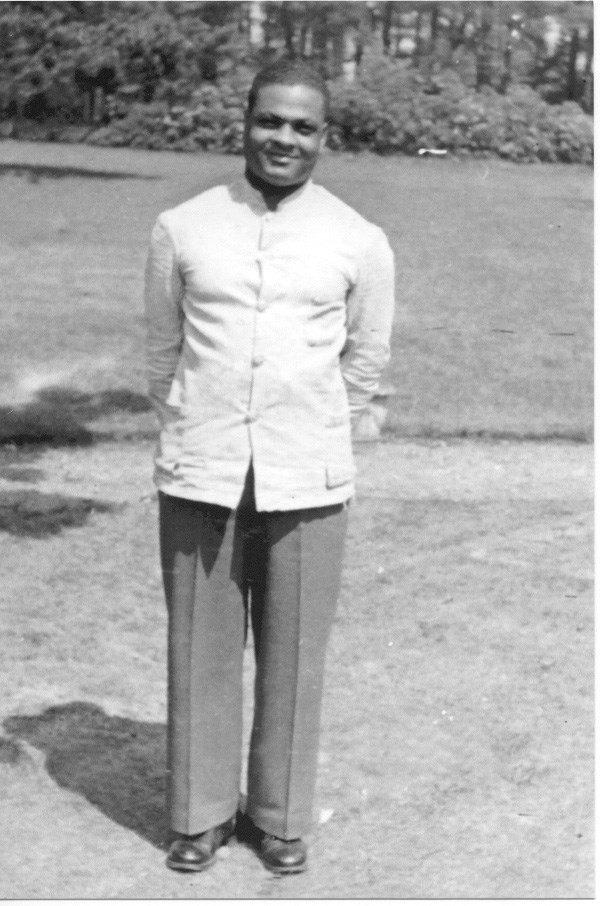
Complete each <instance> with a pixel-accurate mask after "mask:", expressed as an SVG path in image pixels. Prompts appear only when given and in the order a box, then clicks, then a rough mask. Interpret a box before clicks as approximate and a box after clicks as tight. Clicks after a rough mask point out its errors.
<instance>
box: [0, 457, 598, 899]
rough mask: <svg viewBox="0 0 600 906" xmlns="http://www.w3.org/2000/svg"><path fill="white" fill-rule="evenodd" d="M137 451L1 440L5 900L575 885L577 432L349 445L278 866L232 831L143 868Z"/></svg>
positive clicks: (582, 476) (150, 815) (146, 700)
mask: <svg viewBox="0 0 600 906" xmlns="http://www.w3.org/2000/svg"><path fill="white" fill-rule="evenodd" d="M151 446H152V445H151V443H150V442H148V441H139V442H131V443H120V444H118V443H101V444H97V445H95V446H92V447H90V448H82V449H70V450H69V449H46V450H38V451H37V452H35V453H34V452H29V453H28V452H26V451H20V452H18V451H16V450H13V451H12V452H11V450H10V449H7V448H5V450H4V453H2V454H0V479H1V484H2V488H1V493H0V528H1V530H0V544H1V546H2V557H1V560H0V571H1V573H2V576H1V584H0V620H1V622H2V625H3V627H5V631H6V634H7V640H8V641H7V645H6V650H5V654H4V656H3V661H2V664H1V665H0V690H1V691H0V728H1V732H0V735H1V739H0V799H1V801H2V808H1V809H0V834H1V835H2V840H3V847H2V853H3V856H2V863H3V865H2V871H1V872H0V896H1V897H3V898H52V899H54V898H87V899H89V898H95V899H104V898H127V899H133V898H194V899H196V898H200V899H202V898H217V897H218V898H345V897H349V898H358V897H365V898H382V897H392V898H467V897H468V898H582V897H591V896H593V892H594V890H593V839H592V832H593V826H592V806H593V792H592V786H593V767H592V756H593V743H592V721H593V705H592V694H593V684H592V683H593V680H592V670H593V664H592V647H593V631H592V622H593V609H592V607H593V602H592V545H591V537H592V503H591V497H592V466H593V461H592V448H591V446H589V445H583V444H567V443H563V444H561V443H555V444H540V443H496V444H491V443H472V442H467V441H465V442H456V443H444V442H430V443H418V442H400V441H398V442H387V443H380V444H375V445H366V444H365V445H363V446H361V447H360V448H359V450H358V455H357V458H358V464H359V472H360V474H359V485H358V494H357V497H356V500H355V502H354V503H353V506H352V508H351V513H352V516H351V526H350V537H349V543H348V550H347V566H346V572H345V579H344V585H343V591H342V597H341V601H340V607H339V612H338V616H337V619H336V624H335V627H334V633H333V637H332V641H331V646H330V652H329V660H328V674H327V690H326V696H325V702H324V713H323V736H322V752H321V757H320V762H321V765H320V776H319V784H318V794H317V803H316V813H315V830H314V833H313V834H312V837H311V840H310V843H311V848H310V860H311V866H310V871H309V872H308V873H307V874H305V875H302V876H298V877H295V878H288V879H279V880H278V879H273V878H272V877H271V876H270V875H269V874H268V873H267V872H266V871H265V870H264V869H263V868H262V866H261V865H260V864H259V862H258V861H257V860H256V858H255V857H254V855H253V854H252V852H250V851H249V850H247V849H245V848H244V847H242V846H240V845H237V844H232V845H230V846H229V847H227V848H226V849H223V850H222V851H221V852H220V858H219V860H218V863H217V865H216V866H215V867H214V868H213V869H212V870H211V871H209V872H207V873H206V874H202V875H197V876H191V877H190V876H186V875H178V874H176V873H173V872H170V871H168V870H167V869H166V868H165V867H164V853H163V852H162V851H161V846H162V845H163V841H164V838H165V832H166V828H165V826H164V813H163V796H164V737H165V728H164V719H165V700H164V699H165V665H164V656H165V614H164V606H163V602H162V593H161V587H160V575H159V571H158V561H157V546H156V528H155V524H156V500H155V496H154V493H153V488H152V484H151V478H150V468H151V467H150V461H151ZM247 654H248V657H247V664H246V685H247V692H248V695H247V699H248V703H247V715H246V716H247V723H248V721H249V716H250V707H251V702H250V697H251V695H250V690H251V681H252V658H251V651H248V653H247Z"/></svg>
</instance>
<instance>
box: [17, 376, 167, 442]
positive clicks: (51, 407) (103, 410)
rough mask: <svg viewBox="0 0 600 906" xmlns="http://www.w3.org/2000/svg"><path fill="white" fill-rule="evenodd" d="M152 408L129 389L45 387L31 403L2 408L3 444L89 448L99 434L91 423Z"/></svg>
mask: <svg viewBox="0 0 600 906" xmlns="http://www.w3.org/2000/svg"><path fill="white" fill-rule="evenodd" d="M151 408H152V405H151V403H150V400H149V399H148V397H147V396H144V395H143V394H141V393H134V392H133V391H131V390H129V389H123V388H117V389H115V390H101V391H99V392H98V393H83V392H81V391H79V390H74V389H72V388H70V387H45V388H44V389H43V390H40V391H39V392H38V393H37V394H36V396H35V398H34V400H32V401H31V402H29V403H25V404H23V405H20V406H2V407H0V444H15V445H16V446H25V445H26V444H49V445H52V446H59V447H63V446H78V447H81V446H89V445H90V444H92V443H93V442H94V440H95V439H96V434H95V433H94V432H93V431H92V430H90V428H89V427H88V426H87V423H88V422H93V421H95V420H96V419H99V418H105V417H107V416H113V415H119V414H121V413H129V414H134V415H135V414H139V413H143V412H149V411H150V410H151ZM103 436H104V435H103ZM108 436H110V435H108Z"/></svg>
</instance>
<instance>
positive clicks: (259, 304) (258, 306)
mask: <svg viewBox="0 0 600 906" xmlns="http://www.w3.org/2000/svg"><path fill="white" fill-rule="evenodd" d="M266 307H267V303H266V302H265V301H264V299H259V301H258V302H257V303H256V309H257V311H264V310H265V308H266Z"/></svg>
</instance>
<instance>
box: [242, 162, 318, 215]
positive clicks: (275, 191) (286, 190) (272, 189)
mask: <svg viewBox="0 0 600 906" xmlns="http://www.w3.org/2000/svg"><path fill="white" fill-rule="evenodd" d="M245 176H246V179H247V180H248V182H249V183H250V185H251V186H252V188H253V189H256V190H257V192H260V194H261V195H262V197H263V199H264V202H265V204H266V206H267V208H268V209H269V211H274V210H275V209H276V207H277V205H278V204H279V202H280V201H283V199H284V198H287V197H288V195H292V194H293V193H294V192H297V191H298V189H300V188H301V187H302V186H303V185H304V182H298V183H296V184H295V185H293V186H274V185H272V184H271V183H268V182H265V181H264V179H261V178H260V176H256V175H255V174H254V173H252V172H251V171H250V170H248V168H246V173H245Z"/></svg>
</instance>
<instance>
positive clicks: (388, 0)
mask: <svg viewBox="0 0 600 906" xmlns="http://www.w3.org/2000/svg"><path fill="white" fill-rule="evenodd" d="M393 12H394V0H384V3H383V24H382V30H381V40H382V42H383V52H384V54H389V52H390V32H391V29H392V14H393Z"/></svg>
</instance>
